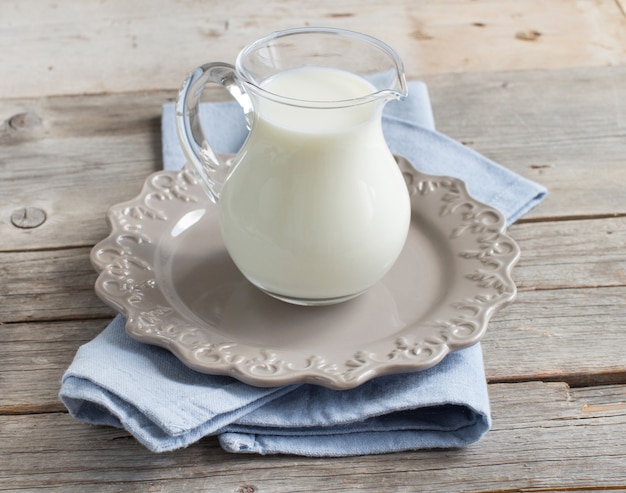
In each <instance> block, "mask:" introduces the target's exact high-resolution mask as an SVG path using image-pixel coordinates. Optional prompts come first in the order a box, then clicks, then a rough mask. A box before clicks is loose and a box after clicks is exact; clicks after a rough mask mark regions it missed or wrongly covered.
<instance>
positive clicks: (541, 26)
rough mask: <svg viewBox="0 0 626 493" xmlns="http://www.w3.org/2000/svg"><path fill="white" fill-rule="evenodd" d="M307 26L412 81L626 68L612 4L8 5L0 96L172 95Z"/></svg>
mask: <svg viewBox="0 0 626 493" xmlns="http://www.w3.org/2000/svg"><path fill="white" fill-rule="evenodd" d="M450 12H454V15H450ZM307 25H324V26H336V27H344V28H350V29H353V30H357V31H363V32H366V33H368V34H372V35H374V36H377V37H379V38H381V39H383V40H385V41H386V42H388V43H389V44H390V45H392V46H393V47H394V48H395V49H396V50H397V51H398V52H399V53H400V55H401V56H402V58H403V59H404V60H405V64H406V67H407V71H408V74H409V76H410V77H412V78H415V77H421V76H423V75H424V74H440V73H453V72H476V71H481V72H484V71H494V70H519V69H542V68H546V69H554V68H559V67H574V66H606V65H618V64H623V63H624V62H626V51H625V50H624V46H626V29H625V27H626V17H625V16H624V15H623V13H622V12H621V11H620V8H619V5H618V4H617V3H616V2H613V1H604V2H598V1H592V0H584V1H578V2H573V1H571V0H552V1H550V2H545V1H542V0H519V1H517V2H505V3H502V2H498V1H497V0H478V1H473V2H466V1H464V0H446V1H439V2H429V1H427V0H420V1H415V0H392V1H388V2H385V4H384V8H381V5H380V4H379V3H377V2H361V1H358V0H350V1H346V2H342V3H341V4H337V2H335V1H332V0H318V1H316V2H311V1H307V2H304V4H303V3H302V2H279V1H270V2H265V3H264V5H263V8H262V9H259V8H256V6H255V7H252V4H251V3H249V2H234V3H233V2H227V1H225V0H219V1H213V2H211V5H210V8H209V7H208V6H207V5H205V4H204V3H202V2H172V1H168V0H158V1H152V0H150V1H148V0H142V1H136V2H131V3H129V2H125V1H124V0H114V1H107V2H98V1H85V2H80V4H78V5H77V4H76V2H72V1H71V0H61V1H57V2H54V3H42V2H36V1H34V0H29V1H19V2H18V1H4V2H2V3H1V4H0V26H1V27H2V29H1V30H0V63H1V66H2V67H5V69H6V71H7V74H8V76H7V77H2V78H1V80H0V94H2V95H3V96H4V97H8V98H16V97H28V96H41V95H51V94H63V95H67V94H84V93H92V94H93V93H102V92H109V93H111V92H125V91H143V90H154V89H176V88H177V87H178V85H179V84H180V82H181V79H182V78H183V77H184V74H185V73H187V72H188V71H189V70H191V69H192V68H193V67H195V66H197V65H199V64H200V63H204V62H208V61H226V62H232V61H234V59H235V55H236V53H237V52H238V51H239V50H240V49H241V48H242V47H243V46H244V45H245V44H247V43H249V42H250V41H252V40H254V39H257V38H259V37H260V36H263V35H265V34H267V33H269V32H271V31H273V30H276V29H283V28H288V27H297V26H307ZM389 26H393V29H390V28H389ZM16 40H19V42H18V44H16ZM50 40H54V42H50ZM111 53H115V57H112V56H110V55H111Z"/></svg>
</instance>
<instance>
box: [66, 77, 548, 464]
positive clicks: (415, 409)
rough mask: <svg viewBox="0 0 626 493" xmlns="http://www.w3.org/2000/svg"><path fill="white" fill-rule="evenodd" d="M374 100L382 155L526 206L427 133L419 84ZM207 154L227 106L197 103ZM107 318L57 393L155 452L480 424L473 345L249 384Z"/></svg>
mask: <svg viewBox="0 0 626 493" xmlns="http://www.w3.org/2000/svg"><path fill="white" fill-rule="evenodd" d="M409 91H410V96H409V98H407V99H406V100H405V101H403V102H392V103H389V104H388V105H387V106H386V108H385V113H384V119H383V127H384V131H385V136H386V138H387V141H388V143H389V145H390V148H391V150H392V151H393V152H395V153H397V154H401V155H403V156H405V157H406V158H408V159H409V160H410V161H411V162H412V163H413V164H414V165H415V166H416V167H417V168H418V169H419V170H421V171H423V172H426V173H430V174H445V175H451V176H456V177H458V178H461V179H463V180H464V181H465V182H466V184H467V186H468V189H469V191H470V193H471V194H472V195H473V196H474V197H475V198H476V199H478V200H480V201H483V202H485V203H488V204H490V205H492V206H494V207H497V208H498V209H500V210H501V211H502V212H503V213H504V214H505V216H506V217H507V219H508V220H509V222H513V221H514V220H516V219H517V218H518V217H520V216H521V215H522V214H524V212H526V211H528V210H529V209H530V208H532V207H533V206H534V205H536V204H538V203H539V202H540V201H541V199H542V198H543V197H544V195H545V193H546V192H545V189H544V188H543V187H541V186H539V185H537V184H535V183H533V182H531V181H529V180H526V179H524V178H522V177H520V176H518V175H516V174H514V173H512V172H510V171H508V170H506V169H505V168H502V167H500V166H499V165H497V164H495V163H493V162H492V161H489V160H488V159H486V158H485V157H483V156H481V155H480V154H478V153H476V152H474V151H472V150H470V149H469V148H467V147H464V146H462V145H461V144H459V143H457V142H455V141H453V140H451V139H449V138H447V137H445V136H444V135H441V134H440V133H437V132H436V131H435V130H434V122H433V116H432V113H431V109H430V102H429V99H428V94H427V90H426V86H425V85H424V84H422V83H419V82H415V83H411V84H410V85H409ZM201 114H202V118H203V119H204V124H205V130H206V132H207V133H208V134H209V135H211V141H212V144H213V145H214V149H215V150H216V151H217V152H222V153H228V152H236V150H237V149H238V148H239V147H240V146H241V144H242V143H243V141H244V139H245V137H246V133H247V132H246V129H245V121H244V120H243V116H242V115H241V112H240V110H239V109H238V106H237V105H235V104H233V103H220V104H206V105H204V106H203V107H202V108H201ZM162 126H163V128H162V129H163V160H164V167H165V168H166V169H178V168H180V167H181V166H182V165H183V164H184V162H185V158H184V156H183V154H182V151H181V150H180V147H179V145H178V142H177V139H176V132H175V125H174V106H173V105H172V104H168V105H165V106H164V107H163V118H162ZM124 323H125V320H124V318H123V317H122V316H117V317H116V318H115V319H114V320H113V322H112V323H111V324H110V325H109V326H108V327H107V328H106V329H105V330H104V331H103V332H102V333H101V334H100V335H99V336H97V337H96V338H95V339H94V340H93V341H91V342H89V343H87V344H85V345H84V346H82V347H81V348H79V350H78V352H77V354H76V356H75V358H74V361H73V362H72V364H71V366H70V367H69V368H68V370H67V371H66V373H65V375H64V376H63V380H62V385H61V391H60V398H61V400H62V402H63V403H64V404H65V406H66V407H67V408H68V410H69V411H70V413H71V414H72V415H73V416H75V417H76V418H78V419H81V420H83V421H85V422H88V423H93V424H102V425H110V426H116V427H123V428H125V429H126V430H128V431H129V432H130V433H131V434H132V435H133V436H135V437H136V439H137V440H139V441H140V442H141V443H143V444H144V445H145V446H146V447H148V448H149V449H150V450H153V451H155V452H161V451H168V450H174V449H177V448H180V447H185V446H187V445H189V444H191V443H193V442H195V441H197V440H199V439H200V438H202V437H204V436H208V435H217V436H218V438H219V441H220V444H221V445H222V447H223V448H224V449H226V450H227V451H230V452H256V453H261V454H271V453H289V454H299V455H306V456H347V455H361V454H373V453H384V452H393V451H401V450H415V449H424V448H450V447H464V446H467V445H469V444H471V443H473V442H475V441H477V440H479V439H480V438H481V437H482V436H483V434H484V433H485V432H486V431H487V430H488V429H489V427H490V424H491V418H490V411H489V398H488V394H487V384H486V381H485V375H484V367H483V361H482V352H481V348H480V344H477V345H475V346H473V347H470V348H467V349H464V350H462V351H457V352H455V353H452V354H450V355H448V356H447V357H446V358H445V359H444V360H443V361H442V362H441V363H440V364H438V365H437V366H435V367H433V368H430V369H428V370H425V371H421V372H413V373H405V374H398V375H391V376H384V377H379V378H376V379H374V380H371V381H369V382H367V383H365V384H363V385H361V386H359V387H357V388H355V389H351V390H346V391H337V390H330V389H327V388H323V387H319V386H315V385H294V386H287V387H277V388H257V387H252V386H249V385H246V384H243V383H240V382H238V381H237V380H234V379H232V378H230V377H225V376H211V375H205V374H201V373H198V372H195V371H193V370H190V369H188V368H187V367H185V366H184V365H183V364H182V363H180V362H179V361H178V359H176V358H175V357H174V356H173V355H172V354H171V353H169V352H168V351H166V350H164V349H161V348H158V347H154V346H149V345H146V344H142V343H139V342H136V341H134V340H132V339H131V338H130V337H128V336H127V335H126V334H125V331H124Z"/></svg>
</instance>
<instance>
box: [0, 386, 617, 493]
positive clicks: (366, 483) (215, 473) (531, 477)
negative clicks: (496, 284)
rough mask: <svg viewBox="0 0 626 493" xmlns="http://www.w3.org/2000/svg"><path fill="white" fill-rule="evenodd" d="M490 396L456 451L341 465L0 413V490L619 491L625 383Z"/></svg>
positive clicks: (495, 391)
mask: <svg viewBox="0 0 626 493" xmlns="http://www.w3.org/2000/svg"><path fill="white" fill-rule="evenodd" d="M490 394H491V399H492V404H493V417H494V426H493V429H492V431H490V432H489V433H488V434H487V435H486V437H485V438H484V439H483V440H482V441H481V442H479V443H478V444H475V445H474V446H472V447H470V448H468V449H466V450H450V451H424V452H417V453H398V454H389V455H380V456H369V457H358V458H345V459H306V458H298V457H288V456H276V457H272V456H269V457H259V456H245V455H243V456H242V455H228V454H226V453H224V452H222V451H221V450H220V449H219V447H218V446H217V444H216V441H215V440H214V439H213V438H208V439H204V440H202V441H201V442H199V443H197V444H195V445H193V446H191V447H189V448H187V449H184V450H179V451H176V452H172V453H165V454H158V455H155V454H151V453H149V452H147V451H146V450H144V449H143V448H142V447H141V446H140V445H138V444H137V443H136V442H135V441H134V440H133V439H130V438H128V436H127V435H126V434H125V433H124V432H122V431H119V430H114V429H110V428H103V427H89V426H86V425H84V424H81V423H79V422H77V421H75V420H72V419H71V418H70V417H69V416H67V415H65V414H47V415H30V416H0V443H2V444H3V446H2V451H1V452H0V463H2V465H3V467H2V473H1V474H0V491H7V490H10V491H15V490H19V489H20V488H24V489H28V490H29V491H50V492H53V491H59V492H61V491H62V492H66V491H76V490H77V489H80V490H83V491H87V490H89V491H94V492H95V491H97V492H112V491H120V490H123V491H141V492H146V491H174V490H176V491H182V490H183V489H184V491H188V492H201V491H202V492H204V491H258V492H259V493H260V492H265V491H271V492H273V493H280V492H294V493H295V492H310V491H321V492H327V493H330V492H347V491H372V492H373V491H381V488H382V489H384V491H397V492H413V491H416V487H417V486H416V485H419V487H418V489H419V491H445V492H448V493H454V492H472V491H475V492H478V491H522V490H528V491H557V490H558V491H561V490H563V491H565V490H568V491H569V490H570V489H572V490H576V489H579V490H586V489H602V488H605V489H607V490H609V489H611V490H613V489H620V488H621V489H623V488H626V484H624V476H623V457H624V456H625V455H626V442H625V441H624V440H623V437H624V436H625V435H626V387H624V386H613V387H595V388H585V389H569V388H568V387H567V386H566V385H565V384H546V383H540V382H535V383H526V384H498V385H491V386H490ZM591 430H592V431H593V432H591ZM329 478H331V479H330V480H329ZM244 487H249V488H252V489H251V490H250V489H248V490H246V489H244Z"/></svg>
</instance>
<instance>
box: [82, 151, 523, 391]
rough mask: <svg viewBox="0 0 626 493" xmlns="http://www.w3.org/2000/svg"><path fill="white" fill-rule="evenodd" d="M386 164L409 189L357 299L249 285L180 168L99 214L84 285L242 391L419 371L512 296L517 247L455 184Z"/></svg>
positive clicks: (478, 332) (134, 328) (190, 361)
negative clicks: (390, 243)
mask: <svg viewBox="0 0 626 493" xmlns="http://www.w3.org/2000/svg"><path fill="white" fill-rule="evenodd" d="M398 164H399V166H400V167H401V169H402V171H403V173H404V176H405V179H406V182H407V185H408V187H409V191H410V194H411V202H412V220H411V228H410V231H409V237H408V240H407V242H406V245H405V248H404V250H403V252H402V254H401V256H400V258H399V260H398V261H397V262H396V264H395V266H394V267H393V268H392V270H391V271H390V272H389V273H388V275H387V276H386V277H385V278H384V279H383V280H382V281H381V282H380V283H379V284H377V285H376V286H375V287H373V288H372V289H370V290H369V291H367V292H366V293H365V294H363V295H361V296H359V297H358V298H356V299H353V300H351V301H348V302H345V303H342V304H338V305H333V306H326V307H302V306H294V305H289V304H286V303H284V302H281V301H278V300H275V299H273V298H271V297H269V296H267V295H265V294H264V293H262V292H260V291H259V290H257V289H256V288H254V287H253V286H252V285H251V284H250V283H249V282H248V281H246V280H245V279H244V278H243V276H242V275H241V274H240V273H239V271H238V270H237V268H236V267H235V265H234V264H233V263H232V261H231V260H230V258H229V256H228V254H227V253H226V251H225V249H224V245H223V243H222V240H221V238H220V232H219V225H218V220H217V209H216V206H215V205H214V204H212V203H211V202H210V201H209V200H208V198H206V196H205V194H204V192H203V191H202V189H201V187H200V185H199V184H198V183H197V182H196V180H195V178H194V176H193V174H192V173H191V172H190V171H189V170H187V169H184V170H182V171H179V172H173V171H161V172H158V173H155V174H153V175H151V176H150V177H149V178H148V179H147V180H146V182H145V184H144V187H143V189H142V191H141V193H140V195H139V196H138V197H136V198H135V199H133V200H131V201H129V202H125V203H122V204H118V205H116V206H113V207H112V208H111V209H110V211H109V213H108V220H109V223H110V227H111V234H110V235H109V236H108V237H107V238H106V239H104V240H103V241H101V242H100V243H98V244H97V245H96V246H95V247H94V248H93V250H92V253H91V260H92V263H93V265H94V266H95V267H96V269H97V270H98V271H99V276H98V279H97V282H96V292H97V294H98V295H99V296H100V297H101V298H102V299H103V300H104V301H105V302H107V303H108V304H110V305H111V306H113V307H114V308H115V309H117V310H118V311H120V312H121V313H123V314H124V315H125V316H126V317H127V324H126V330H127V332H128V334H129V335H130V336H131V337H133V338H135V339H137V340H139V341H143V342H145V343H148V344H154V345H158V346H162V347H165V348H167V349H169V350H170V351H171V352H172V353H174V354H175V355H176V356H177V357H178V358H179V359H180V360H181V361H182V362H183V363H184V364H186V365H188V366H189V367H191V368H193V369H195V370H197V371H200V372H205V373H210V374H223V375H231V376H233V377H235V378H237V379H239V380H241V381H243V382H247V383H249V384H252V385H257V386H276V385H284V384H292V383H314V384H319V385H324V386H327V387H331V388H335V389H349V388H352V387H356V386H358V385H360V384H362V383H363V382H365V381H367V380H369V379H371V378H373V377H375V376H379V375H384V374H390V373H398V372H406V371H415V370H423V369H426V368H428V367H431V366H433V365H435V364H436V363H438V362H439V361H441V359H443V358H444V356H445V355H446V354H448V353H449V352H451V351H455V350H459V349H462V348H465V347H467V346H470V345H472V344H475V343H476V342H478V341H479V340H480V339H481V337H482V336H483V334H484V333H485V330H486V328H487V323H488V321H489V319H490V317H491V316H492V315H493V314H494V313H495V312H496V310H497V309H499V308H501V307H502V306H504V305H506V304H507V303H509V302H511V301H512V300H513V299H514V297H515V293H516V288H515V284H514V283H513V281H512V279H511V275H510V272H511V269H512V267H513V265H514V264H515V262H516V261H517V259H518V257H519V248H518V246H517V245H516V243H515V242H514V241H513V240H512V239H511V238H510V237H509V236H507V234H506V232H505V229H506V226H505V220H504V218H503V217H502V215H501V214H500V213H499V212H498V211H496V210H494V209H493V208H491V207H488V206H486V205H484V204H482V203H479V202H477V201H476V200H474V199H472V198H471V197H470V196H469V195H468V193H467V191H466V188H465V185H464V184H463V182H462V181H460V180H457V179H454V178H449V177H442V176H429V175H424V174H421V173H419V172H417V171H415V169H414V168H413V167H412V166H411V165H410V163H408V162H406V161H405V160H403V159H400V158H399V159H398Z"/></svg>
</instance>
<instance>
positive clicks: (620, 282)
mask: <svg viewBox="0 0 626 493" xmlns="http://www.w3.org/2000/svg"><path fill="white" fill-rule="evenodd" d="M102 230H103V231H102V237H104V236H105V231H106V229H105V226H103V227H102ZM511 234H512V236H513V238H515V239H516V240H517V241H518V243H519V245H520V247H521V249H522V252H523V253H522V258H521V260H520V262H519V264H518V265H517V267H516V268H515V270H514V271H513V276H514V278H515V280H516V282H517V284H518V286H519V289H520V291H528V290H542V294H541V295H540V296H543V297H544V298H543V299H545V300H546V304H548V303H550V300H551V299H552V298H551V297H552V294H551V293H550V292H549V291H546V290H553V289H557V288H558V289H560V288H590V287H610V286H613V287H619V286H624V285H626V254H625V253H624V252H625V250H624V245H626V218H608V219H596V220H582V221H556V222H547V223H528V224H520V225H515V226H514V227H513V228H512V230H511ZM89 252H90V248H87V247H85V248H70V249H59V250H41V251H39V250H36V251H26V252H20V251H18V252H5V253H3V254H2V256H0V275H1V276H2V278H3V279H6V281H5V282H3V283H2V284H0V300H2V303H0V320H2V321H3V322H23V321H29V320H32V321H37V320H39V321H41V320H55V319H80V318H95V317H106V316H110V315H111V314H112V311H111V310H110V309H108V308H106V307H105V306H104V304H103V303H102V302H101V301H99V300H98V299H97V298H96V296H95V294H94V293H93V284H94V282H95V279H96V272H95V271H94V269H93V268H92V266H91V264H90V262H89ZM592 296H593V295H592ZM552 309H553V310H558V309H559V308H558V307H552ZM531 313H532V312H531ZM613 324H614V325H615V326H618V325H619V319H614V320H613Z"/></svg>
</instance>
